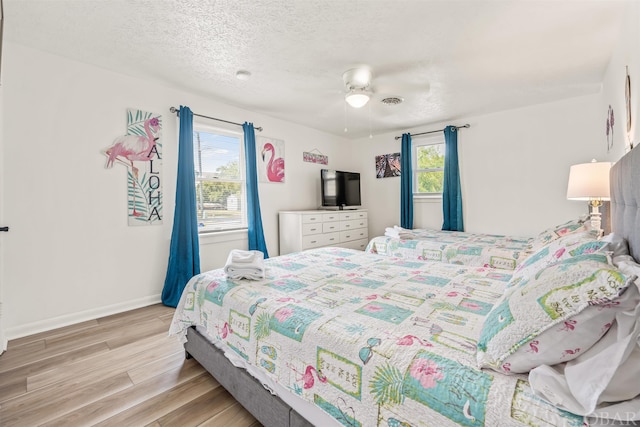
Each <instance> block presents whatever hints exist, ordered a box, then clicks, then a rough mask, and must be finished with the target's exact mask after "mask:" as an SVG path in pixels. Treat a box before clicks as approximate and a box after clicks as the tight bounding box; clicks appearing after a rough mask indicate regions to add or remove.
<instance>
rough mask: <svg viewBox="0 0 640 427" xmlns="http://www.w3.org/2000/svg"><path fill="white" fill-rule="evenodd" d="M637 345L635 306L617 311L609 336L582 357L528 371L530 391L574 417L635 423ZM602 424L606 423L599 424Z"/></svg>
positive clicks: (638, 411) (638, 416)
mask: <svg viewBox="0 0 640 427" xmlns="http://www.w3.org/2000/svg"><path fill="white" fill-rule="evenodd" d="M627 293H628V294H636V295H638V289H637V288H636V287H634V286H632V287H630V288H629V290H628V291H627ZM639 341H640V306H636V307H633V308H630V309H629V310H627V311H620V312H619V313H618V314H617V315H616V319H615V321H614V325H613V326H612V328H611V329H610V330H609V332H607V333H606V335H605V336H604V337H602V339H600V341H598V342H597V343H596V344H594V345H593V347H591V348H590V349H589V350H587V351H586V352H584V353H583V354H582V355H580V356H578V357H577V358H575V359H574V360H572V361H570V362H568V363H567V364H562V365H558V366H555V367H550V366H547V365H544V366H540V367H537V368H535V369H533V370H531V372H530V373H529V383H530V384H531V389H532V391H533V393H534V394H535V395H537V396H539V397H541V398H543V399H545V400H547V401H549V402H550V403H552V404H554V405H555V406H558V407H560V408H561V409H565V410H567V411H570V412H572V413H575V414H578V415H586V416H593V417H597V418H601V419H602V418H604V419H615V420H616V421H621V422H625V421H632V420H636V421H638V420H640V381H638V378H639V377H640V342H639ZM607 424H609V425H611V424H612V423H609V422H602V425H607ZM598 425H600V424H598ZM616 425H618V423H616ZM625 425H626V424H625Z"/></svg>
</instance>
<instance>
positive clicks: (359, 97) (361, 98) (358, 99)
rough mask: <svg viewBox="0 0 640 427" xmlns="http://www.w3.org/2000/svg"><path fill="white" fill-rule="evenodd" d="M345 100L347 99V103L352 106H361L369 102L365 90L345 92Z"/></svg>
mask: <svg viewBox="0 0 640 427" xmlns="http://www.w3.org/2000/svg"><path fill="white" fill-rule="evenodd" d="M345 100H346V101H347V104H349V105H351V106H352V107H353V108H361V107H364V106H365V104H366V103H367V102H369V94H368V93H366V92H360V91H357V90H352V91H351V92H349V93H348V94H347V96H346V97H345Z"/></svg>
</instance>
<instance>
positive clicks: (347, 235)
mask: <svg viewBox="0 0 640 427" xmlns="http://www.w3.org/2000/svg"><path fill="white" fill-rule="evenodd" d="M368 234H369V233H368V232H367V229H366V228H358V229H355V230H347V231H341V232H340V241H341V242H349V241H351V240H360V239H367V238H368Z"/></svg>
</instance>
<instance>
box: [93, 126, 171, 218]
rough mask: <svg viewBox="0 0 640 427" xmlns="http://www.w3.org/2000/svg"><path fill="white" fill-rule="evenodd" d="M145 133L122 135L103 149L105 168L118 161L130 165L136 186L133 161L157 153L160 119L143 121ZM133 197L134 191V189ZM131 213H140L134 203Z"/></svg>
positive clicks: (136, 173) (150, 156)
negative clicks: (105, 156)
mask: <svg viewBox="0 0 640 427" xmlns="http://www.w3.org/2000/svg"><path fill="white" fill-rule="evenodd" d="M144 130H145V135H144V136H143V135H122V136H119V137H118V138H116V140H115V141H114V143H113V145H111V147H109V148H107V149H106V150H105V154H106V155H107V164H106V167H107V168H111V167H113V164H114V162H116V161H118V162H120V163H122V164H124V165H125V166H127V167H129V166H131V171H132V173H133V176H134V180H133V186H134V187H135V186H136V181H137V180H138V168H137V167H135V166H134V164H133V162H134V161H138V162H148V161H150V160H152V158H153V153H154V152H155V153H156V154H157V149H156V142H157V140H158V137H156V134H157V133H158V131H159V130H160V121H159V120H158V118H157V117H151V118H149V119H147V120H145V121H144ZM134 197H135V191H134ZM133 215H134V216H140V215H142V214H141V213H139V212H137V211H136V203H135V200H134V203H133Z"/></svg>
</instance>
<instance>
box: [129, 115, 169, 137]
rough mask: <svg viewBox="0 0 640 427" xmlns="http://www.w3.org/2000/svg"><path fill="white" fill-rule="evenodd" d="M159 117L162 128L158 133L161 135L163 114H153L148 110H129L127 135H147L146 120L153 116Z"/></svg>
mask: <svg viewBox="0 0 640 427" xmlns="http://www.w3.org/2000/svg"><path fill="white" fill-rule="evenodd" d="M154 117H155V118H156V119H158V123H160V130H159V131H158V135H156V136H160V135H159V134H160V132H161V131H162V116H161V115H159V114H153V113H150V112H147V111H140V110H127V135H140V136H146V135H147V132H146V131H145V129H144V122H145V120H148V119H151V118H154Z"/></svg>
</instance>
